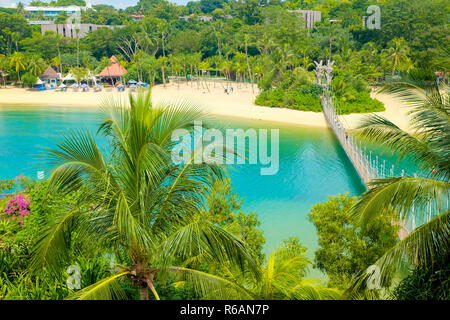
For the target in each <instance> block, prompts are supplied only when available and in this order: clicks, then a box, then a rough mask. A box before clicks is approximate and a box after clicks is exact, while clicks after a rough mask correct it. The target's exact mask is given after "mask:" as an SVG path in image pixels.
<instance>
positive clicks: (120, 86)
mask: <svg viewBox="0 0 450 320" xmlns="http://www.w3.org/2000/svg"><path fill="white" fill-rule="evenodd" d="M123 87H125V86H124V84H123V83H121V84H119V85H118V86H117V88H123Z"/></svg>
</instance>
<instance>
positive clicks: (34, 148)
mask: <svg viewBox="0 0 450 320" xmlns="http://www.w3.org/2000/svg"><path fill="white" fill-rule="evenodd" d="M99 121H100V118H99V115H98V113H97V112H95V111H86V110H81V109H74V108H73V107H70V108H65V107H45V108H37V107H29V108H26V107H21V108H20V109H18V108H17V107H0V179H6V178H14V177H15V176H17V175H19V174H24V175H26V176H29V177H32V178H36V176H37V171H39V170H42V167H41V166H40V164H39V160H38V159H40V155H41V154H42V152H43V151H45V148H47V147H51V146H53V142H52V140H51V139H54V138H57V137H61V135H63V134H65V133H67V132H68V131H69V130H70V129H78V128H84V127H87V128H90V129H92V130H93V131H95V130H96V129H97V125H98V123H99ZM216 121H218V122H219V123H220V124H221V125H222V126H225V127H229V128H242V129H247V128H255V129H260V128H266V129H279V135H280V150H279V157H280V158H279V171H278V173H277V174H276V175H272V176H262V175H260V166H259V165H239V166H238V165H236V166H234V167H233V170H231V179H232V182H233V185H234V189H235V191H236V192H237V193H238V194H239V196H241V197H242V198H244V200H245V203H244V210H245V211H247V212H249V211H253V212H256V213H257V214H258V216H259V218H260V220H261V222H262V229H263V230H264V235H265V237H266V241H267V242H266V246H265V250H266V252H267V253H268V252H270V251H271V250H273V249H275V248H276V247H277V246H278V245H279V244H280V242H281V241H282V239H285V238H288V237H290V236H298V237H299V238H300V240H301V242H302V243H303V244H304V245H305V246H307V247H308V250H309V256H310V257H311V258H312V257H313V252H314V250H315V249H316V248H317V236H316V232H315V229H314V226H313V225H312V224H311V223H310V222H309V221H308V219H307V215H308V212H309V210H310V208H311V206H312V205H314V204H315V203H318V202H321V201H324V200H326V199H327V196H328V195H336V194H339V193H345V192H349V193H350V194H351V195H358V194H361V193H362V192H363V191H364V186H363V185H362V184H361V181H360V180H359V177H358V176H357V173H356V172H355V170H354V169H353V167H352V166H351V163H350V162H349V160H348V159H347V157H346V155H345V153H344V151H343V150H342V149H341V147H340V146H339V145H338V142H337V140H336V139H335V138H334V136H333V134H332V132H331V131H330V130H328V129H323V128H314V127H299V126H294V125H286V124H280V123H270V122H265V121H247V120H245V121H244V120H237V119H220V120H216ZM46 176H47V177H48V173H46ZM312 275H315V276H318V273H317V272H313V273H312ZM319 276H320V275H319Z"/></svg>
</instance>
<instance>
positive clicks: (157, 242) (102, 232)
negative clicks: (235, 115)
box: [31, 92, 257, 299]
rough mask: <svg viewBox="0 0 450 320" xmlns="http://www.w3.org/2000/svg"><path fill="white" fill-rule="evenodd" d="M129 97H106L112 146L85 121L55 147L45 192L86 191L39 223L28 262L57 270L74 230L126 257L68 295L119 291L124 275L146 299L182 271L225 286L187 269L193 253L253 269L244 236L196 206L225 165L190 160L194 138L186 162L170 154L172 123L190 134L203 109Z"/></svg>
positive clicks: (210, 287) (182, 276)
mask: <svg viewBox="0 0 450 320" xmlns="http://www.w3.org/2000/svg"><path fill="white" fill-rule="evenodd" d="M129 106H130V108H127V105H126V104H124V103H121V102H119V101H111V100H106V101H104V103H103V110H104V115H105V119H104V122H103V123H102V125H101V126H100V128H99V132H100V133H102V134H104V135H105V136H107V137H108V138H109V139H110V141H111V150H110V153H109V152H102V151H101V148H100V146H99V145H97V143H96V141H95V138H94V136H93V134H92V133H90V132H88V131H78V132H73V133H71V134H69V135H67V136H66V137H64V138H62V139H61V140H59V141H58V142H57V148H56V149H53V150H51V151H50V152H49V164H50V165H51V166H52V167H53V168H54V170H53V173H52V175H51V178H50V181H49V192H50V193H51V192H54V191H56V190H60V191H63V192H66V193H68V194H69V193H71V192H73V191H74V190H80V189H82V186H83V185H84V186H86V187H85V188H84V190H85V194H84V197H83V199H82V200H81V203H80V205H77V207H76V208H68V210H67V211H63V212H61V213H60V215H58V216H56V217H54V224H52V225H50V226H48V227H47V228H46V229H45V230H44V231H43V235H42V238H41V239H40V241H38V243H37V244H36V247H35V254H34V257H33V263H32V266H31V268H32V270H41V268H42V267H44V266H45V267H46V270H48V271H49V272H55V273H56V272H58V270H59V268H60V267H61V266H64V265H65V262H66V258H67V251H68V250H69V248H70V246H71V239H72V236H75V235H76V237H77V238H79V239H81V241H83V242H92V243H96V244H97V245H98V246H100V247H102V248H103V250H105V251H106V252H110V254H111V255H112V256H114V257H115V259H116V262H117V260H119V261H118V262H120V263H117V264H116V268H115V269H114V270H113V274H112V275H111V276H109V277H107V278H105V279H103V280H101V281H99V282H97V283H95V284H93V285H91V286H89V287H86V288H84V289H82V290H80V291H77V292H75V293H74V294H73V295H72V296H71V297H72V298H77V299H95V298H117V297H119V298H120V297H123V295H124V294H123V291H122V290H121V288H120V286H119V282H120V280H124V279H126V278H128V279H131V281H132V284H134V285H135V286H136V287H137V288H139V292H140V298H141V299H148V298H149V294H148V289H150V290H151V291H152V293H153V296H154V298H155V299H159V295H158V292H157V288H156V286H155V281H158V282H159V283H164V282H166V281H170V280H173V281H186V282H187V283H190V284H191V285H192V287H193V289H194V290H195V291H196V293H197V294H206V293H208V292H211V291H214V292H220V291H221V288H222V287H223V285H222V282H218V281H215V278H214V276H211V275H209V274H207V273H205V272H201V271H199V270H194V269H191V268H190V267H189V266H190V265H191V264H192V261H195V262H201V263H207V264H208V265H214V264H215V263H217V264H220V265H221V264H225V263H227V264H230V265H232V266H235V268H236V270H240V271H243V270H244V268H245V270H247V272H251V273H253V274H255V275H257V268H256V264H255V262H254V258H253V255H252V254H250V252H249V250H248V249H247V245H246V244H245V243H243V242H242V241H241V240H239V239H238V238H237V237H235V236H233V235H232V234H231V233H229V232H227V231H225V230H223V229H222V228H220V227H218V226H216V225H214V224H212V223H210V222H208V221H207V220H205V219H201V216H200V214H201V208H202V204H203V200H204V197H205V192H207V191H208V189H209V188H208V187H210V186H211V185H212V184H213V183H214V181H215V180H216V179H222V178H223V177H224V171H223V169H222V167H220V166H219V165H217V164H207V163H200V164H194V163H193V158H194V157H195V156H196V152H197V149H196V148H194V151H193V152H192V154H189V155H187V156H188V157H187V158H188V159H187V160H185V161H184V162H183V163H181V164H175V163H174V160H173V159H172V154H171V152H172V149H173V147H174V146H175V144H176V142H173V141H172V134H173V132H174V130H175V129H183V130H185V131H183V132H187V133H190V134H193V131H194V126H193V122H194V120H198V119H202V118H203V116H202V115H201V114H200V113H199V112H197V111H196V110H195V109H193V108H191V107H189V106H188V105H186V104H183V103H181V104H178V105H169V106H153V105H152V104H151V98H150V92H148V93H147V94H144V93H142V92H140V93H138V95H137V96H133V95H130V97H129ZM177 142H178V141H177ZM185 159H186V158H185ZM120 257H122V258H121V259H120Z"/></svg>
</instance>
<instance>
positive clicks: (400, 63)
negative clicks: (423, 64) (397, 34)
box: [383, 38, 412, 75]
mask: <svg viewBox="0 0 450 320" xmlns="http://www.w3.org/2000/svg"><path fill="white" fill-rule="evenodd" d="M383 53H384V56H385V60H386V61H388V62H389V63H390V65H391V66H392V75H395V71H397V70H400V71H408V70H409V69H410V68H411V67H412V62H411V59H410V58H409V53H410V49H409V47H408V44H407V43H406V41H405V39H403V38H395V39H393V40H392V41H390V42H389V47H388V48H387V49H386V50H384V52H383Z"/></svg>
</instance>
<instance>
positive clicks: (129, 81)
mask: <svg viewBox="0 0 450 320" xmlns="http://www.w3.org/2000/svg"><path fill="white" fill-rule="evenodd" d="M128 83H137V82H136V80H128Z"/></svg>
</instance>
